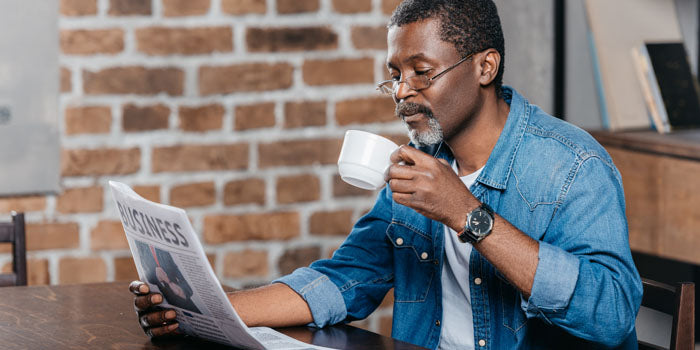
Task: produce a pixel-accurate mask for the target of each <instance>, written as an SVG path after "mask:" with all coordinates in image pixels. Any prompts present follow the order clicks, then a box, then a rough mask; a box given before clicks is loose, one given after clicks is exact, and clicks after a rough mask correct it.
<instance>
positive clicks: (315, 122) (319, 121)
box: [284, 101, 326, 129]
mask: <svg viewBox="0 0 700 350" xmlns="http://www.w3.org/2000/svg"><path fill="white" fill-rule="evenodd" d="M323 125H326V102H325V101H299V102H288V103H286V104H285V105H284V127H285V128H286V129H291V128H302V127H307V126H323Z"/></svg>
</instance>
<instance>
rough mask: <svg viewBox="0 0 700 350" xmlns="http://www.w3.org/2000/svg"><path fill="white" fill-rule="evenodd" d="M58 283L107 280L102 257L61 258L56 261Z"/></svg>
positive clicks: (105, 266) (105, 267)
mask: <svg viewBox="0 0 700 350" xmlns="http://www.w3.org/2000/svg"><path fill="white" fill-rule="evenodd" d="M58 277H59V283H60V284H77V283H97V282H105V281H106V280H107V265H106V264H105V262H104V260H102V258H63V259H61V261H59V262H58Z"/></svg>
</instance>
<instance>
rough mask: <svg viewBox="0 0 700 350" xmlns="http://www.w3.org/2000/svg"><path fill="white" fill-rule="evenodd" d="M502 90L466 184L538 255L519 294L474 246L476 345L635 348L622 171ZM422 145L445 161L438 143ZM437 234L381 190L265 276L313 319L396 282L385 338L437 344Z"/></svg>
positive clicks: (365, 308) (364, 304) (341, 315)
mask: <svg viewBox="0 0 700 350" xmlns="http://www.w3.org/2000/svg"><path fill="white" fill-rule="evenodd" d="M503 96H504V99H505V100H506V102H508V103H509V104H510V113H509V114H508V119H507V122H506V125H505V127H504V129H503V131H502V132H501V135H500V137H499V139H498V142H497V144H496V146H495V147H494V149H493V151H492V152H491V155H490V157H489V159H488V161H487V163H486V165H485V167H484V169H483V171H482V172H481V175H480V176H479V177H478V178H477V180H476V182H475V183H474V184H473V185H472V186H471V188H470V191H471V192H472V194H474V196H475V197H476V198H478V199H479V200H480V201H481V202H484V203H487V204H488V205H490V206H491V207H492V208H493V209H494V211H495V212H496V213H497V214H498V215H500V216H501V217H502V218H504V219H505V220H507V221H508V222H510V223H511V224H513V225H514V226H515V227H517V228H518V229H520V230H521V231H522V232H523V233H524V234H526V235H528V236H530V237H532V238H533V239H535V240H537V241H538V243H539V256H538V257H539V262H538V265H537V270H536V272H535V279H534V283H533V286H532V291H531V296H530V297H529V298H525V297H524V296H523V295H522V293H521V292H519V291H518V290H517V289H516V288H515V287H514V286H513V285H511V284H510V283H509V282H508V280H507V279H505V278H504V277H503V275H502V274H501V273H500V272H499V271H497V270H496V269H495V268H494V267H493V265H491V263H489V262H488V261H487V260H486V259H485V258H484V257H482V256H481V255H480V254H479V252H478V251H477V250H476V249H473V250H472V253H471V256H470V263H469V269H470V278H471V279H470V282H469V283H470V290H471V300H472V310H473V319H474V344H475V346H476V348H477V349H516V348H525V349H539V348H545V349H555V348H565V347H566V348H569V349H571V348H579V347H580V348H586V349H590V348H597V347H601V348H603V347H617V348H623V349H628V348H629V349H636V346H637V345H636V333H635V331H634V321H635V318H636V315H637V311H638V310H639V305H640V302H641V297H642V284H641V280H640V278H639V274H638V273H637V270H636V268H635V266H634V263H633V261H632V257H631V253H630V248H629V242H628V233H627V220H626V217H625V200H624V194H623V190H622V181H621V177H620V173H619V172H618V171H617V169H616V168H615V166H614V165H613V163H612V160H611V158H610V156H609V155H608V154H607V152H606V151H605V150H604V149H603V147H601V146H600V145H599V144H598V143H597V142H596V141H595V140H594V139H593V138H592V137H591V136H590V135H589V134H587V133H586V132H584V131H583V130H581V129H579V128H577V127H575V126H572V125H570V124H568V123H566V122H564V121H561V120H559V119H556V118H554V117H551V116H549V115H547V114H546V113H544V112H543V111H542V110H541V109H540V108H539V107H537V106H534V105H531V104H529V103H528V101H527V100H525V99H524V98H523V97H522V96H520V95H519V94H518V93H517V92H516V91H515V90H514V89H512V88H510V87H504V88H503ZM422 150H423V151H424V152H426V153H429V154H433V155H435V156H436V157H439V158H443V159H446V160H448V162H451V161H452V159H453V156H452V155H451V154H450V151H449V148H448V147H445V146H442V145H438V146H433V147H430V148H427V149H422ZM465 214H466V213H465ZM496 234H497V233H496ZM443 242H444V229H443V224H442V223H440V222H437V221H433V220H430V219H428V218H426V217H424V216H422V215H420V214H418V213H417V212H415V211H414V210H412V209H411V208H408V207H406V206H403V205H400V204H397V203H395V202H394V201H392V193H391V189H390V188H388V186H387V187H385V188H384V189H383V190H382V191H381V192H380V193H379V196H378V198H377V200H376V203H375V205H374V207H373V208H372V210H371V211H370V212H369V213H367V214H366V215H365V216H363V217H362V218H361V219H360V220H359V221H358V222H357V223H356V224H355V226H354V228H353V229H352V232H351V233H350V235H349V236H348V237H347V239H346V240H345V242H344V243H343V244H342V245H341V247H340V248H338V250H337V251H336V252H335V253H334V254H333V257H332V258H331V259H327V260H319V261H317V262H314V263H313V264H311V265H310V267H306V268H300V269H297V270H296V271H294V272H293V273H292V274H291V275H287V276H284V277H282V278H280V279H278V280H276V281H275V282H279V283H284V284H287V285H288V286H290V287H291V288H292V289H294V290H295V291H296V292H297V293H299V295H301V296H302V297H303V298H304V299H305V300H306V302H307V303H308V305H309V308H310V310H311V313H312V315H313V318H314V323H313V324H314V325H315V326H318V327H323V326H326V325H331V324H335V323H340V322H350V321H352V320H358V319H363V318H365V317H367V316H368V315H369V314H370V313H372V311H374V310H375V309H376V308H377V306H378V305H379V304H380V303H381V301H382V299H383V298H384V296H385V294H386V293H387V292H388V291H389V290H390V289H391V288H394V309H393V325H392V337H394V338H396V339H399V340H403V341H406V342H409V343H413V344H417V345H420V346H424V347H427V348H436V347H437V346H438V343H439V340H440V320H441V319H442V315H443V312H460V311H459V310H452V309H449V308H446V309H443V305H442V303H441V300H442V299H441V284H440V274H441V271H442V264H443V261H444V257H443V252H444V247H443Z"/></svg>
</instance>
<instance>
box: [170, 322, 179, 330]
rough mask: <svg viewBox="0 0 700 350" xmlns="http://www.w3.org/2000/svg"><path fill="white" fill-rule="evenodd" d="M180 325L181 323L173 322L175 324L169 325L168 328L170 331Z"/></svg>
mask: <svg viewBox="0 0 700 350" xmlns="http://www.w3.org/2000/svg"><path fill="white" fill-rule="evenodd" d="M178 326H179V324H177V323H173V324H171V325H169V326H168V327H167V329H168V331H169V332H172V331H174V330H176V329H177V327H178Z"/></svg>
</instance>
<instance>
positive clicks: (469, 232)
mask: <svg viewBox="0 0 700 350" xmlns="http://www.w3.org/2000/svg"><path fill="white" fill-rule="evenodd" d="M491 229H493V209H491V207H489V206H488V204H486V203H482V204H481V205H480V206H479V207H478V208H476V209H474V210H472V211H471V212H470V213H468V214H467V222H466V223H465V224H464V229H463V230H462V231H461V232H459V233H457V237H459V240H460V241H462V243H471V244H474V243H477V242H479V241H481V240H482V239H484V238H486V236H488V235H489V234H490V233H491Z"/></svg>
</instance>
